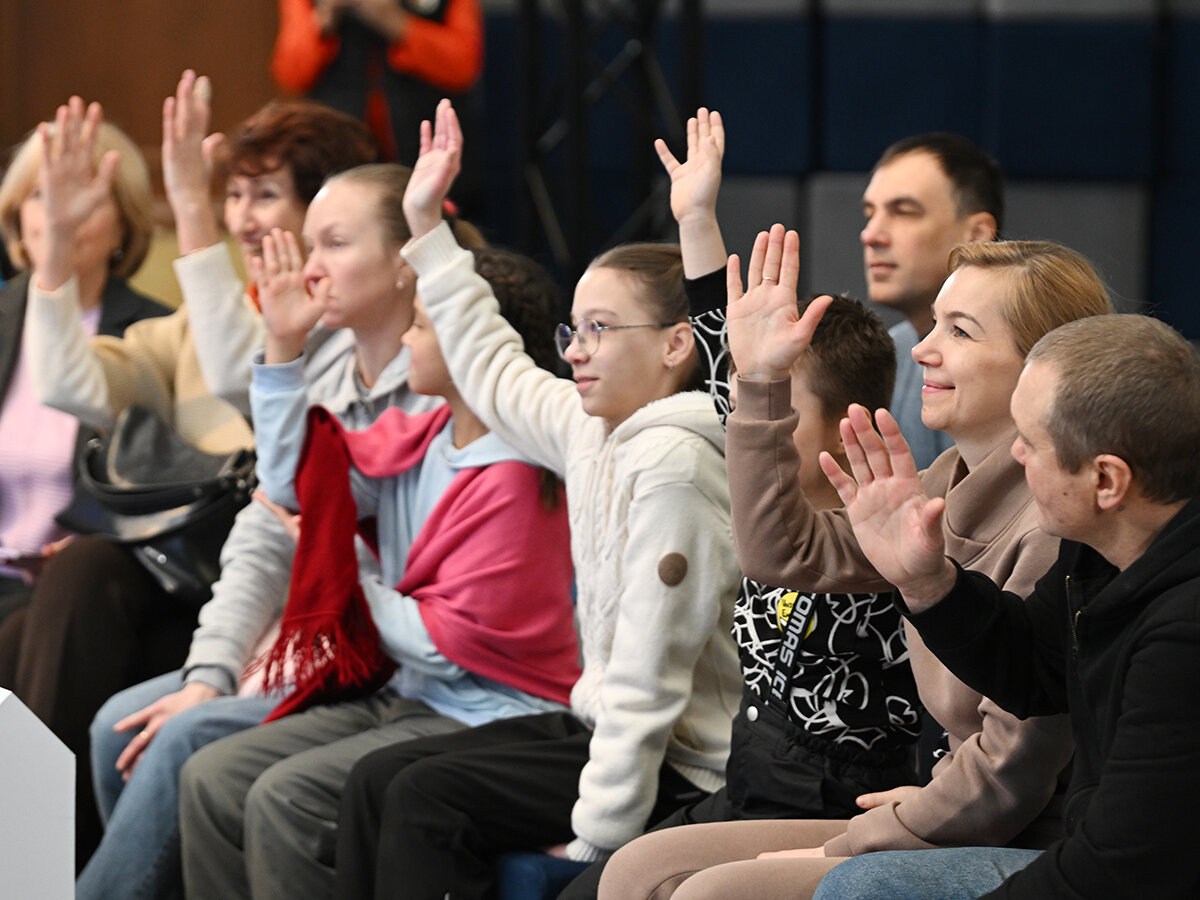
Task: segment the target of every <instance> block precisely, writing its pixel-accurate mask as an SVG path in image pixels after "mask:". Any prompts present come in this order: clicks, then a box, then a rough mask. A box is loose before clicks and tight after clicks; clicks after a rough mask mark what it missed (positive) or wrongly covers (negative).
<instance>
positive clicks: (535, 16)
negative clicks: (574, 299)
mask: <svg viewBox="0 0 1200 900" xmlns="http://www.w3.org/2000/svg"><path fill="white" fill-rule="evenodd" d="M702 5H703V0H682V8H681V10H680V12H679V58H680V67H679V68H680V72H679V84H680V90H679V93H680V104H677V103H676V101H675V98H673V97H672V95H671V91H670V88H669V86H668V84H667V79H666V77H665V76H664V74H663V67H662V65H661V63H660V61H659V40H660V33H659V23H660V19H661V17H662V14H663V6H664V4H663V2H662V0H559V2H542V0H521V4H520V22H519V37H518V57H519V60H518V65H519V67H520V69H519V72H518V89H519V91H520V97H519V99H518V113H517V115H518V122H517V125H518V129H519V133H520V142H521V143H520V160H519V165H520V173H521V179H522V185H521V191H520V193H519V198H520V200H519V204H520V205H519V209H518V210H517V235H518V240H519V242H520V244H521V246H522V247H524V248H526V249H527V250H530V249H532V248H535V247H538V246H541V245H543V244H545V245H547V246H548V248H549V251H550V254H551V256H552V258H553V261H554V265H555V268H557V269H558V271H559V273H560V275H561V276H562V277H563V279H564V281H566V282H567V283H572V284H573V283H574V281H575V279H576V278H577V277H578V276H579V274H580V273H581V272H582V271H583V269H584V268H585V266H586V265H587V262H588V260H589V259H591V258H592V256H593V255H595V253H596V252H597V251H599V250H600V249H603V248H605V247H609V246H612V245H613V244H617V243H621V242H623V241H629V240H638V239H647V238H652V237H661V229H659V233H658V234H656V233H655V228H654V223H655V221H656V219H659V218H660V217H661V214H662V213H663V212H664V211H665V210H666V208H667V207H666V198H665V196H664V195H663V190H662V189H661V188H660V189H659V190H658V191H656V190H655V188H654V183H655V176H656V174H657V172H658V162H657V160H656V159H655V158H654V152H653V148H652V142H653V140H654V138H655V137H656V136H662V137H665V138H667V139H668V140H669V141H670V142H671V144H672V146H675V147H679V146H681V145H682V143H683V127H684V122H685V121H686V120H687V116H689V115H691V114H692V112H693V111H694V110H695V109H696V106H697V105H698V103H699V98H700V90H701V87H700V85H701V79H702V60H703V49H702V34H701V32H702V27H701V26H702V9H701V7H702ZM614 28H615V29H619V31H620V32H621V33H623V34H624V35H625V37H626V40H625V41H624V44H623V45H622V46H621V48H620V50H619V52H618V53H617V54H616V55H615V56H614V57H612V58H611V59H601V58H600V57H599V56H598V47H597V42H598V38H599V37H600V36H601V35H602V34H605V33H609V32H611V30H612V29H614ZM547 39H551V40H558V41H559V42H560V44H561V46H562V48H563V57H562V72H561V76H560V79H559V81H558V82H557V83H553V82H551V83H548V76H547V67H546V60H545V54H544V49H545V46H546V44H545V41H546V40H547ZM605 96H612V97H614V98H616V99H617V100H618V101H619V102H620V103H621V105H622V107H623V108H624V109H625V110H626V111H627V112H628V116H629V138H630V141H631V143H632V151H633V152H632V153H631V158H632V160H633V164H632V166H631V171H630V173H629V184H630V187H631V196H633V197H635V198H640V203H638V204H637V205H636V206H635V207H634V208H632V209H631V210H630V212H629V214H628V217H627V218H626V219H625V221H624V222H623V223H622V224H621V225H620V226H619V227H618V228H617V229H616V231H615V232H613V233H611V234H608V235H595V234H592V228H591V227H590V222H591V216H590V215H589V212H590V210H591V206H590V200H591V197H592V196H593V186H592V184H591V181H592V176H591V172H590V167H589V142H588V141H589V133H590V124H591V115H592V110H593V108H594V107H595V105H596V103H597V102H598V101H599V100H600V99H601V98H603V97H605Z"/></svg>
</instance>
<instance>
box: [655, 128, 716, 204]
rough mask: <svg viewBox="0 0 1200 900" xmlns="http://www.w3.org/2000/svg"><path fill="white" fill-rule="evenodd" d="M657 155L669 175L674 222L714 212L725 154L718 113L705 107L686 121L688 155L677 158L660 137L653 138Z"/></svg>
mask: <svg viewBox="0 0 1200 900" xmlns="http://www.w3.org/2000/svg"><path fill="white" fill-rule="evenodd" d="M654 149H655V150H656V151H658V158H659V160H661V161H662V164H663V168H664V169H666V171H667V175H668V176H669V177H670V179H671V213H672V214H673V215H674V216H675V221H676V222H682V221H683V220H684V219H686V218H689V217H691V216H716V211H717V193H718V191H720V189H721V159H722V157H723V156H724V155H725V126H724V125H723V124H722V122H721V114H720V113H719V112H717V111H716V110H713V111H712V112H709V111H708V110H707V109H705V108H704V107H701V108H700V109H698V110H696V115H694V116H693V117H692V118H690V119H688V122H687V159H686V161H685V162H682V163H681V162H680V161H679V160H677V159H676V158H675V155H674V154H673V153H672V152H671V151H670V150H669V149H668V148H667V144H666V142H665V141H664V140H662V138H659V139H658V140H656V141H655V142H654Z"/></svg>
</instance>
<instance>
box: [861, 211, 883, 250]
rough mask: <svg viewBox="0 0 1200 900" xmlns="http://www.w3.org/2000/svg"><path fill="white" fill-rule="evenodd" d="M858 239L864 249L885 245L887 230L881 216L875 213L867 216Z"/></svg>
mask: <svg viewBox="0 0 1200 900" xmlns="http://www.w3.org/2000/svg"><path fill="white" fill-rule="evenodd" d="M858 239H859V240H860V241H862V244H863V246H864V247H877V246H881V245H884V244H886V243H887V229H886V228H885V227H884V222H883V216H882V215H881V214H880V213H878V212H876V213H872V214H871V215H869V216H867V221H866V222H865V223H863V229H862V231H861V232H859V235H858Z"/></svg>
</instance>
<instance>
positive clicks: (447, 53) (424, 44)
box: [281, 0, 483, 93]
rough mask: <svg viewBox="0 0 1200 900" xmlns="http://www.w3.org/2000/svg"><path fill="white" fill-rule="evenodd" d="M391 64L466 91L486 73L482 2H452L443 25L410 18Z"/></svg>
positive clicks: (435, 83) (391, 50)
mask: <svg viewBox="0 0 1200 900" xmlns="http://www.w3.org/2000/svg"><path fill="white" fill-rule="evenodd" d="M286 2H289V0H281V4H283V3H286ZM290 2H296V0H290ZM281 33H282V30H281ZM388 63H389V64H390V65H391V67H392V68H393V69H395V70H396V71H397V72H406V73H408V74H409V75H414V76H416V77H417V78H420V79H421V80H422V81H427V82H429V83H430V84H432V85H433V86H434V87H439V88H442V89H443V90H445V91H449V92H450V93H459V92H461V91H465V90H466V89H467V88H469V87H470V86H471V85H473V84H474V83H475V82H476V80H478V78H479V73H480V72H481V71H483V12H482V10H481V9H480V7H479V0H450V3H449V5H448V6H447V7H446V15H445V18H444V20H443V21H442V22H440V23H438V22H431V21H429V20H428V19H422V18H420V17H419V16H411V17H409V20H408V24H407V26H406V27H405V33H404V37H403V38H401V39H400V40H399V41H397V42H396V43H394V44H392V45H391V47H389V48H388Z"/></svg>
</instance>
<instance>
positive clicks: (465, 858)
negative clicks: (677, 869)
mask: <svg viewBox="0 0 1200 900" xmlns="http://www.w3.org/2000/svg"><path fill="white" fill-rule="evenodd" d="M590 741H591V731H590V730H589V729H588V728H587V726H586V725H584V724H583V723H582V722H580V721H579V720H578V719H577V718H575V717H574V716H573V715H571V714H570V713H549V714H545V715H538V716H524V717H521V718H516V719H503V720H500V721H497V722H492V723H490V724H488V725H482V726H480V727H478V728H470V729H467V730H465V731H456V732H453V733H451V734H446V735H436V736H433V737H429V738H421V739H420V740H416V741H408V742H406V743H403V744H397V745H395V746H393V747H386V748H384V749H382V750H377V751H375V752H374V753H372V754H370V755H368V756H366V757H364V758H363V759H362V760H360V761H359V763H358V764H357V765H356V766H355V767H354V769H353V771H352V772H351V773H350V779H349V781H348V782H347V784H346V788H345V790H344V791H343V792H342V805H341V812H340V815H339V819H338V844H337V887H336V890H335V894H334V895H335V897H338V898H344V900H367V898H371V897H379V898H382V897H389V898H390V897H404V898H406V900H443V898H445V897H451V898H453V900H467V898H483V897H487V896H490V893H491V891H492V889H493V873H492V863H493V859H494V857H495V856H496V855H497V854H499V853H503V852H506V851H510V850H541V849H544V848H546V847H550V846H554V845H556V844H562V843H566V842H568V841H570V840H571V839H572V838H573V837H574V836H575V835H574V833H573V831H572V828H571V810H572V808H573V807H574V805H575V801H576V800H577V799H578V797H579V774H580V772H581V771H582V769H583V767H584V765H585V764H586V763H587V761H588V744H589V742H590ZM704 795H705V792H704V791H701V790H700V789H699V788H697V787H696V786H695V785H693V784H691V783H690V782H689V781H687V779H685V778H683V776H681V775H679V774H678V773H677V772H675V770H674V769H672V768H671V767H670V766H668V765H666V764H665V763H664V764H663V766H662V768H661V770H660V772H659V788H658V797H657V800H656V804H655V808H654V811H653V812H652V814H651V821H657V820H658V819H660V818H662V817H664V816H666V815H667V814H669V813H670V812H671V811H673V810H675V809H678V808H679V807H680V806H683V805H686V804H689V803H692V802H695V801H696V800H697V799H699V798H701V797H703V796H704Z"/></svg>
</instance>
